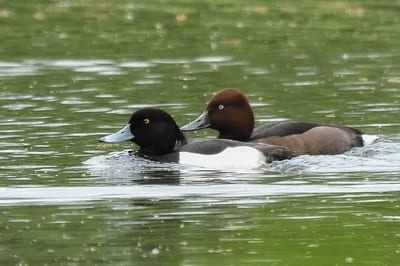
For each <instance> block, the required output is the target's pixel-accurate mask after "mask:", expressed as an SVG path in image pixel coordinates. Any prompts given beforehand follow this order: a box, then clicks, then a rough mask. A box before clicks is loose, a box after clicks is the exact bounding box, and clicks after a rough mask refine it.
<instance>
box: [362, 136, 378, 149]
mask: <svg viewBox="0 0 400 266" xmlns="http://www.w3.org/2000/svg"><path fill="white" fill-rule="evenodd" d="M379 138H380V137H379V136H378V135H362V139H363V141H364V145H365V146H366V145H371V144H373V143H375V142H376V141H377V140H378V139H379Z"/></svg>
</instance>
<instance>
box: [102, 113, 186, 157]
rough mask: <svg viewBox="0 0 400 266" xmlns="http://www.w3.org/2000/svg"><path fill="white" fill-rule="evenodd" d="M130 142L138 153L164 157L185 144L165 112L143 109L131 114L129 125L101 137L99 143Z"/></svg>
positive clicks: (173, 122)
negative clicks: (137, 147) (134, 145)
mask: <svg viewBox="0 0 400 266" xmlns="http://www.w3.org/2000/svg"><path fill="white" fill-rule="evenodd" d="M126 140H131V141H133V142H134V143H136V144H137V145H138V146H139V147H140V150H139V152H141V153H143V154H146V155H149V156H151V155H164V154H168V153H171V152H173V151H174V150H176V149H177V148H179V147H180V146H181V145H183V144H185V143H186V138H185V136H184V135H183V133H182V132H181V131H180V130H179V127H178V126H177V125H176V123H175V121H174V119H173V118H172V117H171V116H170V115H169V114H168V113H167V112H165V111H163V110H160V109H156V108H143V109H140V110H138V111H136V112H135V113H133V114H132V116H131V118H130V120H129V123H128V124H127V125H126V126H124V127H123V128H122V129H120V130H119V131H117V132H116V133H113V134H111V135H108V136H105V137H102V138H101V139H100V142H108V143H116V142H121V141H126Z"/></svg>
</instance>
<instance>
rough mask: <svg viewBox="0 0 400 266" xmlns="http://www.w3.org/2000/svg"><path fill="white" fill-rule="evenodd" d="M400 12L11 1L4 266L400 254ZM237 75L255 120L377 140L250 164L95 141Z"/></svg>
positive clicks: (0, 15)
mask: <svg viewBox="0 0 400 266" xmlns="http://www.w3.org/2000/svg"><path fill="white" fill-rule="evenodd" d="M398 8H399V3H397V2H396V1H385V2H376V1H351V2H350V1H342V2H320V1H301V2H299V1H286V2H284V3H282V2H281V1H270V2H268V3H266V2H265V1H252V2H251V3H249V2H248V1H234V2H232V3H230V2H226V1H222V0H221V1H220V0H218V1H211V2H207V1H205V2H204V1H201V2H198V1H184V2H182V1H135V2H131V1H118V2H115V1H102V2H101V4H99V3H98V2H97V1H91V0H88V1H70V2H69V1H45V0H41V1H35V2H34V3H33V2H32V3H25V2H24V3H22V2H18V1H3V2H2V4H1V6H0V20H1V23H0V29H1V32H2V37H3V38H2V42H1V44H0V53H1V54H2V56H1V58H0V133H1V134H0V147H1V149H0V184H1V187H0V213H1V218H0V230H1V235H0V264H1V265H17V264H18V265H57V264H59V265H85V264H86V265H93V264H101V265H159V264H165V265H178V264H179V265H211V264H212V265H229V264H232V265H249V264H253V265H260V264H267V265H310V264H311V265H313V264H319V265H345V264H354V265H364V264H371V265H396V264H398V261H399V259H400V258H399V257H400V255H399V254H400V245H399V243H400V242H399V237H400V231H399V222H400V203H399V196H400V182H399V173H400V164H399V163H398V162H399V158H400V157H399V152H400V135H399V132H400V123H399V120H398V115H399V97H400V87H399V84H400V48H399V46H398V43H399V36H400V35H399V30H398V28H399V27H398V26H399V25H398V24H399V20H398V14H397V13H398V12H397V10H398ZM225 87H236V88H239V89H241V90H243V91H244V92H245V93H246V94H247V95H248V97H249V100H250V102H251V105H252V106H253V110H254V112H255V116H256V123H257V124H262V123H268V122H273V121H280V120H287V119H293V120H311V121H319V122H324V123H335V124H344V125H349V126H353V127H357V128H359V129H361V130H362V131H364V132H365V133H366V134H369V135H376V136H378V137H379V138H378V140H377V141H376V142H375V143H372V144H370V145H367V146H365V147H362V148H356V149H353V150H351V151H349V152H347V153H345V154H343V155H335V156H300V157H297V158H294V159H292V160H287V161H282V162H273V163H272V164H270V165H266V166H265V167H262V168H260V169H253V170H240V171H236V170H235V171H232V170H230V169H219V170H214V169H203V168H199V167H191V166H186V165H176V164H159V163H154V162H149V161H146V160H143V159H138V158H134V157H132V156H129V155H128V150H130V149H135V148H136V147H135V146H134V145H133V144H130V143H122V144H118V145H116V144H113V145H105V144H99V143H98V138H99V137H101V136H104V135H106V134H109V133H111V132H114V131H115V130H117V129H119V128H120V127H121V126H122V125H124V124H125V123H126V122H127V121H128V119H129V116H130V114H131V113H132V112H133V111H135V110H137V109H138V108H141V107H145V106H155V107H160V108H163V109H165V110H166V111H168V112H169V113H170V114H172V115H173V116H174V118H175V120H176V121H177V122H178V124H179V125H183V124H185V123H187V122H188V121H190V120H192V119H193V118H195V117H197V115H199V114H200V113H201V111H202V110H203V109H204V107H205V104H206V102H207V101H208V99H210V97H211V96H212V94H213V92H215V91H218V90H220V89H222V88H225ZM187 135H188V137H193V136H200V137H204V136H208V137H213V136H215V135H216V133H215V132H214V131H211V130H204V131H199V132H195V133H189V134H187Z"/></svg>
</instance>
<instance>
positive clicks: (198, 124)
mask: <svg viewBox="0 0 400 266" xmlns="http://www.w3.org/2000/svg"><path fill="white" fill-rule="evenodd" d="M202 128H212V129H215V130H217V131H218V132H219V136H218V138H224V139H233V140H241V141H247V140H249V138H250V136H251V132H252V131H253V128H254V116H253V111H252V110H251V107H250V104H249V101H248V100H247V98H246V96H245V95H244V94H243V93H242V92H241V91H239V90H237V89H231V88H228V89H223V90H221V91H219V92H218V93H217V94H215V95H214V97H212V98H211V100H210V102H209V103H208V104H207V107H206V109H205V110H204V112H203V113H202V114H201V115H200V116H199V117H198V118H197V119H196V120H194V121H193V122H190V123H188V124H186V125H184V126H183V127H181V130H182V131H192V130H197V129H202Z"/></svg>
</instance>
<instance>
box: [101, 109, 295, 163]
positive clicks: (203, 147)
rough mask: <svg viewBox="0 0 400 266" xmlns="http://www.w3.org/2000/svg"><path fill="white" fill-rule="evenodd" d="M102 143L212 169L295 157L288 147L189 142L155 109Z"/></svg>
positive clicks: (156, 158) (134, 117) (143, 112)
mask: <svg viewBox="0 0 400 266" xmlns="http://www.w3.org/2000/svg"><path fill="white" fill-rule="evenodd" d="M99 141H100V142H105V143H117V142H122V141H133V142H134V143H135V144H136V145H138V146H139V149H138V150H137V151H134V152H132V154H133V155H136V156H139V157H144V158H147V159H149V160H152V161H156V162H160V163H181V164H188V165H194V166H200V167H209V168H226V167H227V168H229V167H234V168H256V167H260V166H262V165H265V164H266V163H270V162H272V161H276V160H285V159H290V158H292V157H293V156H294V154H293V152H292V151H290V150H289V149H287V148H285V147H279V146H275V145H269V144H262V143H252V142H241V141H237V140H229V139H215V138H204V139H202V138H196V139H187V138H186V137H185V135H184V134H183V133H182V131H181V130H180V128H179V127H178V125H177V124H176V122H175V120H174V119H173V118H172V117H171V115H169V114H168V113H167V112H165V111H164V110H162V109H158V108H153V107H146V108H141V109H139V110H137V111H135V112H134V113H133V114H132V116H131V118H130V119H129V122H128V123H127V124H126V125H125V126H124V127H122V128H121V129H120V130H118V131H117V132H115V133H112V134H109V135H107V136H104V137H102V138H100V140H99Z"/></svg>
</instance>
